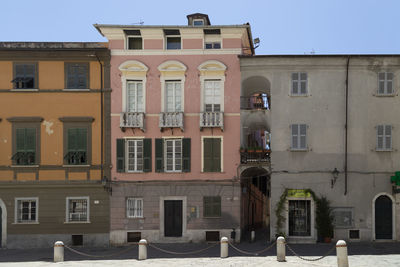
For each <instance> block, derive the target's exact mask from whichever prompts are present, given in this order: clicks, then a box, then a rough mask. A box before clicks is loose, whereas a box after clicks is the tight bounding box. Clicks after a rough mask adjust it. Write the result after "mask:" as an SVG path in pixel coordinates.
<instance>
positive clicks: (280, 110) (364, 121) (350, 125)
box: [240, 55, 400, 242]
mask: <svg viewBox="0 0 400 267" xmlns="http://www.w3.org/2000/svg"><path fill="white" fill-rule="evenodd" d="M240 65H241V73H242V90H241V95H242V99H249V98H254V97H260V96H261V98H265V99H267V100H268V101H267V104H264V105H268V111H262V112H263V113H264V114H261V112H260V111H252V112H247V113H246V114H247V115H246V114H244V113H243V112H242V120H241V127H242V130H241V136H242V140H241V142H242V145H245V146H246V145H248V142H249V140H250V139H251V138H250V139H249V137H248V136H249V133H250V132H252V131H253V130H254V129H262V130H265V131H267V132H268V133H270V139H269V138H267V139H268V140H270V144H269V146H270V148H271V153H270V155H268V156H270V161H269V162H268V163H267V164H265V165H266V167H265V169H266V170H267V172H268V173H269V174H268V175H265V178H264V179H265V181H264V183H266V184H267V187H268V192H267V193H266V196H267V197H268V198H267V202H266V203H267V206H269V207H266V208H265V210H267V211H270V212H269V215H270V217H268V216H265V220H264V225H265V227H266V229H267V230H270V237H271V238H273V237H275V235H276V234H278V233H284V234H285V235H286V236H287V237H288V239H289V241H290V242H315V241H316V240H317V239H318V236H319V235H318V233H317V230H316V229H315V201H314V200H313V198H312V195H311V194H310V191H312V192H314V193H315V194H316V195H317V196H325V197H327V199H328V200H329V201H330V203H331V206H332V208H333V211H332V214H333V215H334V239H345V240H350V241H371V240H399V239H400V229H399V228H400V227H399V224H398V223H397V222H398V220H399V216H398V214H399V211H400V210H399V204H398V202H399V195H398V194H397V192H398V191H397V188H396V185H395V184H392V183H391V176H394V175H395V172H396V171H398V170H399V169H400V166H399V162H400V153H399V151H398V149H399V147H400V138H399V137H398V136H399V134H398V131H399V130H398V129H400V118H399V116H398V114H399V112H400V105H399V104H400V99H399V96H398V91H399V87H400V79H399V76H400V68H399V67H400V56H399V55H293V56H288V55H287V56H278V55H276V56H249V57H246V56H241V57H240ZM253 102H254V103H255V102H256V101H253ZM264 102H265V101H264ZM255 109H256V108H255ZM249 113H251V114H250V115H249ZM243 115H246V116H243ZM269 164H270V165H269ZM268 168H270V169H268ZM254 177H261V176H260V175H254ZM393 179H396V178H393ZM284 193H285V194H286V198H284V201H283V202H280V199H281V196H282V194H284ZM279 204H282V205H283V206H282V207H281V208H278V205H279ZM277 209H278V210H279V212H277ZM277 224H279V225H277Z"/></svg>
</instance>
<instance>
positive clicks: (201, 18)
mask: <svg viewBox="0 0 400 267" xmlns="http://www.w3.org/2000/svg"><path fill="white" fill-rule="evenodd" d="M186 17H187V19H188V25H189V26H209V25H211V22H210V19H209V18H208V15H207V14H201V13H194V14H190V15H187V16H186Z"/></svg>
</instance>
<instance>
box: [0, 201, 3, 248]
mask: <svg viewBox="0 0 400 267" xmlns="http://www.w3.org/2000/svg"><path fill="white" fill-rule="evenodd" d="M2 216H3V213H2V210H1V207H0V248H1V242H2V238H1V236H2V234H3V232H2V228H3V221H2V218H1V217H2Z"/></svg>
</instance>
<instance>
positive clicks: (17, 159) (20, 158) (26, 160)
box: [11, 152, 36, 165]
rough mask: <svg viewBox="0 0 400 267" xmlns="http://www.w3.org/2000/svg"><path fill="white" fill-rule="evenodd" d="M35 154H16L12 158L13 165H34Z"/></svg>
mask: <svg viewBox="0 0 400 267" xmlns="http://www.w3.org/2000/svg"><path fill="white" fill-rule="evenodd" d="M35 158H36V153H35V152H17V153H15V154H14V155H13V156H12V158H11V159H12V160H13V161H14V162H13V164H15V165H34V164H35V163H36V160H35Z"/></svg>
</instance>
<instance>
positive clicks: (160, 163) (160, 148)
mask: <svg viewBox="0 0 400 267" xmlns="http://www.w3.org/2000/svg"><path fill="white" fill-rule="evenodd" d="M155 142H156V172H164V140H163V139H161V138H156V139H155Z"/></svg>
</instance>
